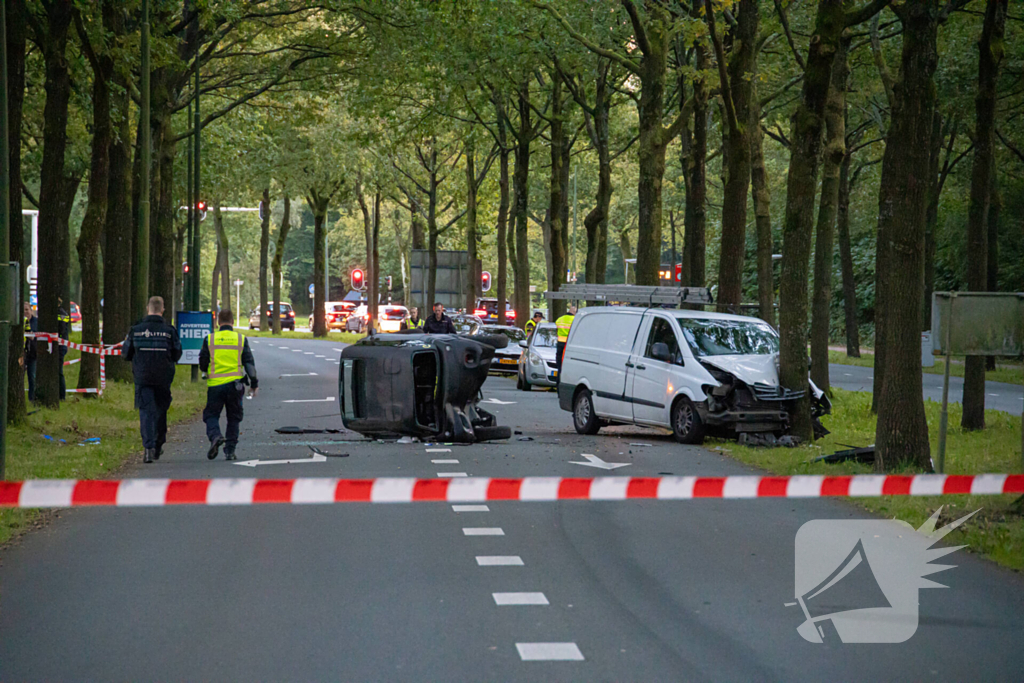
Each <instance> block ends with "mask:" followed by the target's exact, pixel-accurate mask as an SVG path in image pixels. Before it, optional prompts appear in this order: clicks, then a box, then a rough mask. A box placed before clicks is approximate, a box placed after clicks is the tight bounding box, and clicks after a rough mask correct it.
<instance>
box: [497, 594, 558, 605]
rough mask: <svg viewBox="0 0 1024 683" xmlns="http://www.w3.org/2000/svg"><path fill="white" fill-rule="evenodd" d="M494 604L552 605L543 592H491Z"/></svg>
mask: <svg viewBox="0 0 1024 683" xmlns="http://www.w3.org/2000/svg"><path fill="white" fill-rule="evenodd" d="M491 596H492V597H493V598H494V604H495V605H498V606H499V607H506V606H509V605H550V604H551V603H550V602H548V598H547V596H546V595H544V594H543V593H491Z"/></svg>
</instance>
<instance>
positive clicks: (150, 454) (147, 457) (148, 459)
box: [142, 448, 156, 463]
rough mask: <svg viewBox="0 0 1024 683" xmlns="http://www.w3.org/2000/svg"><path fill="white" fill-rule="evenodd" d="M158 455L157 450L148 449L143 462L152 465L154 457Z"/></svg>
mask: <svg viewBox="0 0 1024 683" xmlns="http://www.w3.org/2000/svg"><path fill="white" fill-rule="evenodd" d="M155 453H156V449H154V448H147V449H146V453H145V455H143V456H142V462H145V463H150V462H153V455H154V454H155Z"/></svg>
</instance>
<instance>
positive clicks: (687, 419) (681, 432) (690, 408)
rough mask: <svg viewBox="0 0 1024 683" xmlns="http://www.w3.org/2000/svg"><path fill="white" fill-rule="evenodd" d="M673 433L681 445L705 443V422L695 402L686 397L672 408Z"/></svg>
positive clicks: (681, 398)
mask: <svg viewBox="0 0 1024 683" xmlns="http://www.w3.org/2000/svg"><path fill="white" fill-rule="evenodd" d="M672 433H673V435H674V436H675V437H676V441H678V442H679V443H686V444H702V443H704V422H703V421H702V420H701V419H700V413H698V412H697V408H696V407H695V406H694V405H693V401H691V400H690V399H688V398H687V397H685V396H681V397H680V398H679V400H678V401H676V402H675V405H673V406H672Z"/></svg>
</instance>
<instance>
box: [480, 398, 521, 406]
mask: <svg viewBox="0 0 1024 683" xmlns="http://www.w3.org/2000/svg"><path fill="white" fill-rule="evenodd" d="M480 402H481V403H493V404H494V405H496V406H510V405H514V404H515V401H502V400H501V399H498V398H488V399H485V400H483V401H480Z"/></svg>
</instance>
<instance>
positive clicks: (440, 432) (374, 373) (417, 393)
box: [338, 332, 512, 443]
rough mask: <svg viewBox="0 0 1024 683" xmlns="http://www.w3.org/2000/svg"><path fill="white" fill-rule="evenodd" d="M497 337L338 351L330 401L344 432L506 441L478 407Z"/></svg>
mask: <svg viewBox="0 0 1024 683" xmlns="http://www.w3.org/2000/svg"><path fill="white" fill-rule="evenodd" d="M507 343H508V340H507V339H506V338H505V337H503V336H501V335H478V336H474V337H462V336H457V335H450V334H442V335H427V334H422V333H419V332H409V333H396V334H379V335H374V336H370V337H366V338H364V339H361V340H360V341H359V342H357V343H355V344H353V345H352V346H349V347H346V348H345V350H344V351H342V352H341V365H340V366H339V368H340V369H339V374H338V396H339V398H340V400H341V419H342V421H343V422H344V424H345V427H346V428H347V429H351V430H352V431H355V432H358V433H360V434H363V435H365V436H370V437H374V438H380V437H385V436H395V435H402V436H414V437H418V438H420V439H421V440H424V441H426V440H436V441H449V442H455V443H473V442H477V441H490V440H493V439H507V438H509V437H511V436H512V430H511V429H510V428H509V427H502V426H498V425H497V424H496V421H495V417H494V415H492V414H491V413H488V412H487V411H486V410H484V409H483V408H480V407H479V406H478V402H479V401H480V398H481V395H480V387H481V386H482V385H483V383H484V380H486V379H487V372H488V370H489V369H490V366H491V360H492V359H493V358H494V351H495V349H496V348H504V346H505V345H506V344H507Z"/></svg>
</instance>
